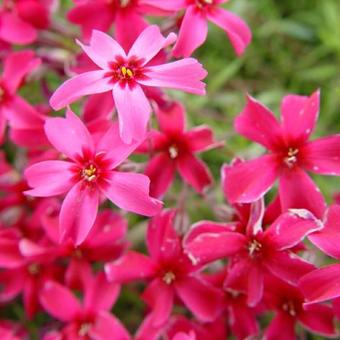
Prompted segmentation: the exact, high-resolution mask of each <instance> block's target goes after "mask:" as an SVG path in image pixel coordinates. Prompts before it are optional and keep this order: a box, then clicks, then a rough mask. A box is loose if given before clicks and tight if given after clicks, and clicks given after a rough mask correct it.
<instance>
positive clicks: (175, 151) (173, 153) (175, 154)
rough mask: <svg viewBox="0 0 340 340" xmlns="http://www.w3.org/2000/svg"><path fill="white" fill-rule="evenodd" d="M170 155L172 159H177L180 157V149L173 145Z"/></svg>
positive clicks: (170, 148)
mask: <svg viewBox="0 0 340 340" xmlns="http://www.w3.org/2000/svg"><path fill="white" fill-rule="evenodd" d="M169 155H170V158H171V159H175V158H177V157H178V148H177V147H176V146H175V145H171V146H170V147H169Z"/></svg>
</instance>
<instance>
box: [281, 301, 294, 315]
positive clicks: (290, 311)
mask: <svg viewBox="0 0 340 340" xmlns="http://www.w3.org/2000/svg"><path fill="white" fill-rule="evenodd" d="M282 309H283V310H284V311H285V312H287V313H288V314H289V315H290V316H296V310H295V307H294V303H293V302H292V301H288V302H286V303H284V304H283V305H282Z"/></svg>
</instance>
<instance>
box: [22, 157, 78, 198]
mask: <svg viewBox="0 0 340 340" xmlns="http://www.w3.org/2000/svg"><path fill="white" fill-rule="evenodd" d="M72 166H73V164H72V163H70V162H64V161H44V162H40V163H36V164H33V165H31V166H30V167H29V168H27V169H26V170H25V177H26V179H27V182H28V185H29V186H30V187H32V188H33V189H31V190H28V191H26V192H25V193H26V194H27V195H31V196H38V197H49V196H55V195H60V194H63V193H65V192H67V191H68V190H69V189H70V188H71V187H72V186H73V184H74V181H73V177H74V174H73V173H72V172H71V168H72Z"/></svg>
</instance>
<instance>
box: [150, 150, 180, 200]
mask: <svg viewBox="0 0 340 340" xmlns="http://www.w3.org/2000/svg"><path fill="white" fill-rule="evenodd" d="M160 169H162V170H161V171H160ZM175 171H176V163H175V162H174V161H173V160H172V159H170V157H169V156H168V155H167V154H165V153H160V154H158V155H156V156H154V157H153V158H151V160H150V161H149V163H148V165H147V166H146V168H145V175H146V176H148V177H149V178H150V181H151V184H150V195H151V196H152V197H156V198H159V197H162V196H163V195H164V194H165V193H166V192H167V190H168V189H169V187H170V185H171V183H172V181H173V178H174V175H175Z"/></svg>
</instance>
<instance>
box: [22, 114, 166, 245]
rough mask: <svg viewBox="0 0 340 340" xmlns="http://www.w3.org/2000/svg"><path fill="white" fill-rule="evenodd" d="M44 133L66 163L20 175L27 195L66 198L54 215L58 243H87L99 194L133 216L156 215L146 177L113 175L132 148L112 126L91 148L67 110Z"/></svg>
mask: <svg viewBox="0 0 340 340" xmlns="http://www.w3.org/2000/svg"><path fill="white" fill-rule="evenodd" d="M45 133H46V135H47V138H48V139H49V141H50V143H51V144H52V145H53V146H54V147H55V148H56V149H57V150H58V151H60V152H61V153H63V154H65V155H66V156H67V157H68V158H69V159H70V160H69V161H60V160H52V161H43V162H40V163H36V164H34V165H32V166H30V167H29V168H27V169H26V171H25V176H26V178H27V181H28V184H29V186H30V187H32V188H33V189H32V190H29V191H26V194H28V195H32V196H38V197H49V196H56V195H61V194H64V193H67V195H66V197H65V200H64V202H63V204H62V207H61V211H60V215H59V223H60V239H61V241H65V240H67V238H69V237H70V238H71V239H72V240H73V241H74V242H75V243H76V245H79V244H80V243H82V242H83V241H84V240H85V239H86V237H87V235H88V233H89V231H90V230H91V228H92V226H93V223H94V221H95V219H96V216H97V211H98V205H99V200H100V196H101V195H104V196H105V197H107V198H108V199H109V200H111V201H112V202H113V203H114V204H116V205H117V206H118V207H120V208H121V209H126V210H129V211H132V212H135V213H138V214H142V215H146V216H152V215H155V214H157V213H158V212H159V210H160V209H161V202H160V201H158V200H155V199H153V198H151V197H150V196H149V194H148V192H149V184H150V180H149V179H148V178H147V177H146V176H144V175H141V174H135V173H124V172H119V171H117V170H115V169H116V168H117V167H118V165H119V164H121V162H123V161H124V160H125V159H126V158H127V157H128V156H129V155H130V154H131V153H132V152H133V150H134V149H135V148H136V146H137V145H136V144H131V145H126V144H124V143H123V142H122V141H121V140H120V138H119V135H118V131H117V126H116V125H113V126H112V128H110V130H108V131H107V133H106V134H105V135H104V136H103V137H102V139H101V140H100V141H99V142H98V143H97V144H96V145H95V143H94V141H93V139H92V137H91V135H90V133H89V132H88V130H87V129H86V127H85V126H84V124H83V123H82V122H81V120H80V119H79V118H78V117H77V116H76V115H75V114H74V113H73V112H72V111H70V110H69V111H68V112H67V113H66V118H50V119H48V120H47V121H46V123H45Z"/></svg>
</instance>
